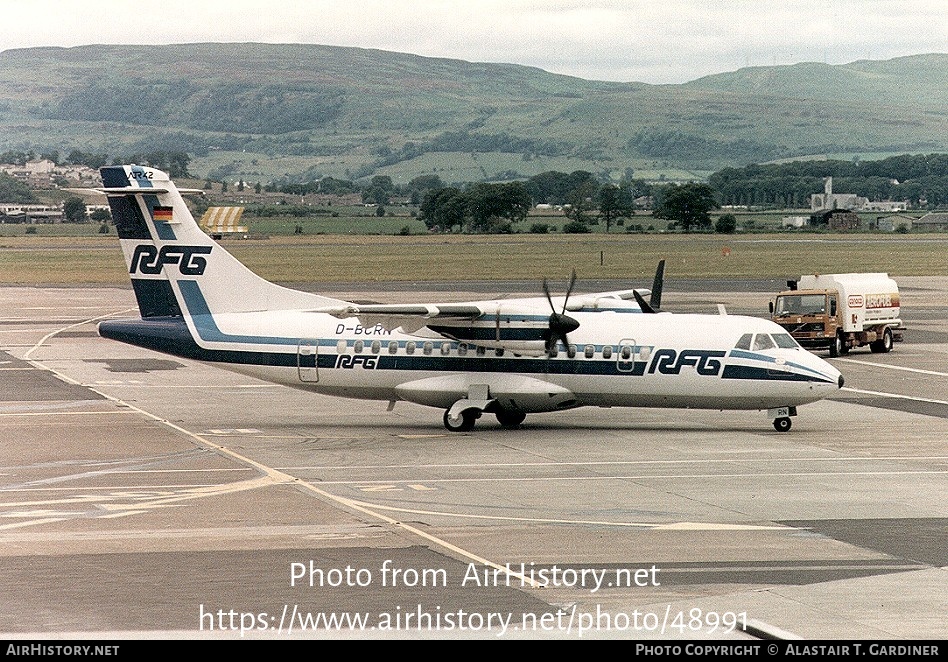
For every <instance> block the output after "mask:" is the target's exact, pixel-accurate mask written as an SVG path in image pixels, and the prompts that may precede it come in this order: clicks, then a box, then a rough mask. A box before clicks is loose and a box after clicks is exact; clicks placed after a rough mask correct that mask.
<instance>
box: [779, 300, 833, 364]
mask: <svg viewBox="0 0 948 662" xmlns="http://www.w3.org/2000/svg"><path fill="white" fill-rule="evenodd" d="M771 308H772V310H771V316H772V319H773V321H774V322H776V323H777V324H779V325H780V326H782V327H783V328H784V329H786V330H787V332H788V333H789V334H790V335H791V336H793V339H794V340H796V341H797V342H798V343H800V345H801V346H803V347H806V348H808V349H829V350H830V355H831V356H839V355H840V354H846V353H847V352H848V351H849V346H848V344H847V343H839V344H837V343H836V339H837V337H838V336H839V335H840V334H839V329H840V326H841V323H840V319H839V304H838V294H837V293H836V292H835V291H829V290H790V291H787V292H781V293H780V294H778V295H777V297H776V299H774V302H773V304H772V305H771Z"/></svg>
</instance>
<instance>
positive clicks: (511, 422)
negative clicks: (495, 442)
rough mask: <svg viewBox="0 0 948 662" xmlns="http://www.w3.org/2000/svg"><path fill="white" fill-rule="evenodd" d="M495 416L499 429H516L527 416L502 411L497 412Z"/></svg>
mask: <svg viewBox="0 0 948 662" xmlns="http://www.w3.org/2000/svg"><path fill="white" fill-rule="evenodd" d="M496 416H497V422H498V423H500V425H501V427H505V428H516V427H519V426H520V424H521V423H523V419H525V418H526V417H527V414H526V412H522V411H517V410H504V409H502V410H500V411H498V412H497V414H496Z"/></svg>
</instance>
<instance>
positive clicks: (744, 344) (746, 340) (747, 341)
mask: <svg viewBox="0 0 948 662" xmlns="http://www.w3.org/2000/svg"><path fill="white" fill-rule="evenodd" d="M753 337H754V334H753V333H745V334H744V335H743V336H741V339H740V340H738V341H737V344H736V345H734V347H735V349H750V348H751V338H753Z"/></svg>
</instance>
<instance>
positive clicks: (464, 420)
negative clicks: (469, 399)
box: [444, 409, 477, 432]
mask: <svg viewBox="0 0 948 662" xmlns="http://www.w3.org/2000/svg"><path fill="white" fill-rule="evenodd" d="M448 411H449V410H447V409H446V410H445V412H444V427H446V428H447V429H448V430H450V431H451V432H470V431H471V430H473V429H474V423H476V422H477V412H475V411H466V412H464V413H463V414H461V422H460V423H458V424H457V425H454V424H452V422H451V418H450V417H449V416H448Z"/></svg>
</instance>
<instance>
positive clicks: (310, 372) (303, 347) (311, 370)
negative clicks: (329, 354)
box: [296, 338, 319, 384]
mask: <svg viewBox="0 0 948 662" xmlns="http://www.w3.org/2000/svg"><path fill="white" fill-rule="evenodd" d="M296 369H297V370H298V371H299V375H300V381H301V382H307V383H313V384H314V383H316V382H318V381H319V341H318V340H314V339H312V338H305V339H302V340H300V344H299V347H298V348H297V351H296Z"/></svg>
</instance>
